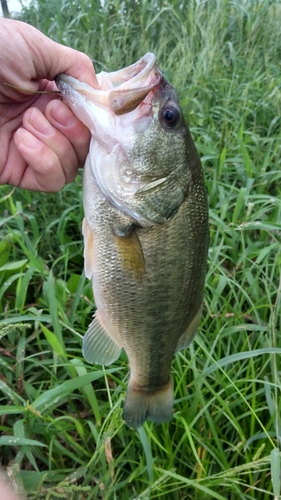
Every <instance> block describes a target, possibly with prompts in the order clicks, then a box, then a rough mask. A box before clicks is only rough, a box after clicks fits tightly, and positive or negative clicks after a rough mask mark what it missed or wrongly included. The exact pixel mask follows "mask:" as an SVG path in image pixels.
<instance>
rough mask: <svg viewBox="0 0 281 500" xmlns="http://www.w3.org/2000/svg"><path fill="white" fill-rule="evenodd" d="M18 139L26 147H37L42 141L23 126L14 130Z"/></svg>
mask: <svg viewBox="0 0 281 500" xmlns="http://www.w3.org/2000/svg"><path fill="white" fill-rule="evenodd" d="M16 134H17V138H18V140H19V141H20V142H21V143H22V144H23V145H24V146H26V147H27V148H28V149H33V150H35V149H39V148H40V147H41V145H42V143H41V142H40V141H39V140H38V139H36V137H34V135H32V134H31V133H30V132H28V131H27V130H25V129H24V128H19V129H18V130H17V132H16Z"/></svg>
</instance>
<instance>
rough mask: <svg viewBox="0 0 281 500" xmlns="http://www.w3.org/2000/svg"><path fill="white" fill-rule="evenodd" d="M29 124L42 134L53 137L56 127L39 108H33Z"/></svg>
mask: <svg viewBox="0 0 281 500" xmlns="http://www.w3.org/2000/svg"><path fill="white" fill-rule="evenodd" d="M29 123H31V125H32V126H33V127H34V128H35V129H36V130H37V131H38V132H40V133H41V134H44V135H52V134H53V133H54V130H55V129H54V127H53V126H52V125H51V124H50V122H48V120H47V118H45V116H44V115H42V113H41V112H40V111H39V109H37V108H33V110H32V111H31V113H30V115H29Z"/></svg>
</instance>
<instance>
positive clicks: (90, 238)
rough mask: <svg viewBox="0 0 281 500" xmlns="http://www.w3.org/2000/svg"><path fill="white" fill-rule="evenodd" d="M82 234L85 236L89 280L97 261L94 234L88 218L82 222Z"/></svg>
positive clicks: (85, 264) (87, 276) (86, 268)
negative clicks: (95, 258) (95, 259)
mask: <svg viewBox="0 0 281 500" xmlns="http://www.w3.org/2000/svg"><path fill="white" fill-rule="evenodd" d="M82 234H83V236H84V269H85V275H86V278H88V279H89V280H90V279H91V278H92V275H93V272H94V268H95V261H94V235H93V232H92V231H91V229H90V228H89V225H88V223H87V221H86V218H84V219H83V223H82Z"/></svg>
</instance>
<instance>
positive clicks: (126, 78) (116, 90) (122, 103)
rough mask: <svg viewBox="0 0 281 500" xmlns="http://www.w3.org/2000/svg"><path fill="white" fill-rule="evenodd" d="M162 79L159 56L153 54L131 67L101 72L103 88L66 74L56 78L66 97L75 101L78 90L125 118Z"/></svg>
mask: <svg viewBox="0 0 281 500" xmlns="http://www.w3.org/2000/svg"><path fill="white" fill-rule="evenodd" d="M161 77H162V74H161V72H160V71H159V69H158V67H157V61H156V57H155V55H154V54H152V53H151V52H149V53H147V54H145V55H144V56H143V57H142V58H141V59H140V60H139V61H137V62H136V63H134V64H132V65H130V66H128V67H127V68H123V69H121V70H119V71H114V72H111V73H107V72H104V71H102V72H101V73H99V74H98V75H97V79H98V83H99V89H94V88H93V87H91V86H90V85H87V84H86V83H82V82H80V81H79V80H76V79H74V78H72V77H71V76H68V75H65V74H61V75H58V76H57V77H56V84H57V86H58V88H59V90H60V92H61V94H62V96H63V97H65V98H66V99H69V100H70V101H72V102H73V101H74V100H75V97H73V93H72V92H71V91H74V92H77V93H78V94H79V95H80V96H81V97H83V98H84V99H85V100H86V101H88V102H91V103H93V104H94V105H96V106H99V107H102V108H105V107H107V108H110V109H111V111H112V112H113V114H114V115H124V114H126V113H129V112H130V111H133V110H134V109H136V108H137V106H138V105H139V104H140V103H141V102H142V101H143V100H144V99H145V98H146V97H147V96H148V94H149V93H150V92H151V91H153V90H155V89H157V87H158V86H159V84H160V80H161ZM73 104H75V102H73Z"/></svg>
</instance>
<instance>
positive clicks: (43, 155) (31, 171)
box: [14, 128, 66, 192]
mask: <svg viewBox="0 0 281 500" xmlns="http://www.w3.org/2000/svg"><path fill="white" fill-rule="evenodd" d="M14 142H15V145H16V147H17V149H18V151H19V152H20V154H21V155H22V157H23V158H24V160H25V161H26V163H27V167H26V169H25V170H24V172H23V174H22V176H21V180H20V182H18V183H17V185H18V186H19V187H21V188H23V189H31V190H35V191H46V192H56V191H59V190H60V189H62V187H63V186H64V184H65V182H66V178H65V174H64V170H63V168H62V166H61V163H60V160H59V158H58V156H57V155H56V153H55V152H54V151H53V150H52V149H51V148H50V147H48V146H47V145H46V144H44V142H42V141H40V140H39V139H37V138H36V137H35V136H34V135H33V134H31V133H30V132H29V131H28V130H25V129H24V128H20V129H18V130H17V131H16V133H15V135H14Z"/></svg>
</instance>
